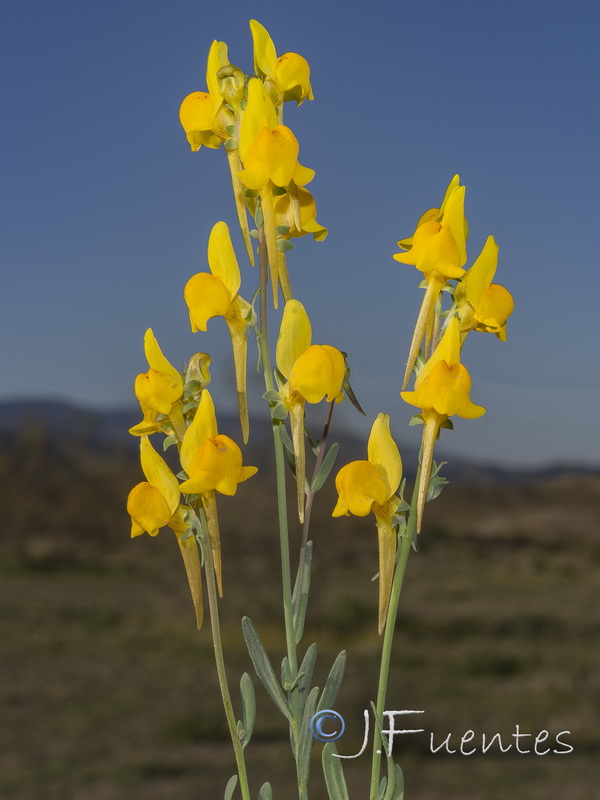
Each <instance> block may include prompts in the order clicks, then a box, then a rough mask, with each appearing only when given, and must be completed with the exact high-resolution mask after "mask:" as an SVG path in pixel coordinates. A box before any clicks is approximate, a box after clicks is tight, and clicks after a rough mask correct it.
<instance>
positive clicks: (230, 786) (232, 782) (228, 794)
mask: <svg viewBox="0 0 600 800" xmlns="http://www.w3.org/2000/svg"><path fill="white" fill-rule="evenodd" d="M237 782H238V776H237V775H232V776H231V778H229V780H228V781H227V786H226V787H225V797H224V800H231V798H232V797H233V793H234V792H235V787H236V786H237Z"/></svg>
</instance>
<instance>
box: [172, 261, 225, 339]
mask: <svg viewBox="0 0 600 800" xmlns="http://www.w3.org/2000/svg"><path fill="white" fill-rule="evenodd" d="M183 296H184V298H185V302H186V303H187V307H188V310H189V312H190V323H191V326H192V330H193V331H194V332H196V331H198V330H200V331H205V330H206V325H207V323H208V320H209V319H211V318H212V317H224V316H225V314H226V313H227V311H228V309H229V306H230V305H231V296H230V294H229V291H228V290H227V287H226V286H225V284H224V283H223V281H222V280H221V278H217V277H215V276H214V275H210V274H209V273H208V272H199V273H198V274H197V275H193V276H192V277H191V278H190V279H189V281H188V282H187V283H186V285H185V289H184V291H183Z"/></svg>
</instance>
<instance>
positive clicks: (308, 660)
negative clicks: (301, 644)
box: [297, 642, 317, 710]
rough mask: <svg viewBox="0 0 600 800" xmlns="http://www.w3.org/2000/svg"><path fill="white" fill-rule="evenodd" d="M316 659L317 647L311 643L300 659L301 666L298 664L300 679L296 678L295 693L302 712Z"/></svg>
mask: <svg viewBox="0 0 600 800" xmlns="http://www.w3.org/2000/svg"><path fill="white" fill-rule="evenodd" d="M316 659H317V645H316V644H315V643H314V642H313V644H311V646H310V647H309V648H308V650H307V651H306V653H305V654H304V658H303V659H302V664H300V670H299V672H298V675H299V676H301V677H299V678H298V685H297V691H298V694H299V696H300V708H301V709H302V710H304V705H305V703H306V697H307V695H308V691H309V689H310V684H311V682H312V677H313V671H314V668H315V661H316Z"/></svg>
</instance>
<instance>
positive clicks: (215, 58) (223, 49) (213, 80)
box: [206, 39, 229, 110]
mask: <svg viewBox="0 0 600 800" xmlns="http://www.w3.org/2000/svg"><path fill="white" fill-rule="evenodd" d="M227 64H229V57H228V55H227V45H226V43H225V42H218V41H217V40H216V39H215V40H214V41H213V43H212V44H211V46H210V50H209V51H208V58H207V60H206V85H207V87H208V91H209V92H210V96H211V97H212V99H213V103H214V106H215V110H218V108H219V106H220V105H221V103H222V102H223V97H222V95H221V92H220V91H219V81H218V80H217V72H218V71H219V70H220V69H221V67H226V66H227Z"/></svg>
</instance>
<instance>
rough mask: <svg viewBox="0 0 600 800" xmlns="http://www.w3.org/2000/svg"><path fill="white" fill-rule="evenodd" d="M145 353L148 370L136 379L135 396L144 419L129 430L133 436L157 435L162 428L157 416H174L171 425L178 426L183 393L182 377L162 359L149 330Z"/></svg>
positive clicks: (160, 351) (145, 337)
mask: <svg viewBox="0 0 600 800" xmlns="http://www.w3.org/2000/svg"><path fill="white" fill-rule="evenodd" d="M144 351H145V354H146V359H147V360H148V365H149V366H150V369H149V370H148V372H143V373H141V374H140V375H138V376H137V377H136V379H135V384H134V390H135V396H136V397H137V399H138V400H139V403H140V406H141V408H142V413H143V415H144V418H143V420H142V422H140V423H138V424H137V425H134V427H133V428H130V429H129V433H131V434H132V435H133V436H142V435H143V434H150V433H157V432H158V431H161V430H162V429H163V425H162V423H161V422H158V421H157V415H158V414H163V415H165V416H170V415H171V414H172V415H173V418H174V419H173V424H174V425H175V426H179V423H180V421H181V420H180V416H181V409H180V406H181V404H180V403H179V400H180V399H181V395H182V394H183V378H182V377H181V374H180V373H179V372H178V371H177V370H176V369H175V367H174V366H173V365H172V364H171V363H170V362H169V361H168V360H167V359H166V358H165V356H164V355H163V352H162V350H161V349H160V347H159V344H158V342H157V341H156V338H155V336H154V334H153V333H152V329H151V328H148V330H147V331H146V334H145V336H144Z"/></svg>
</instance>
